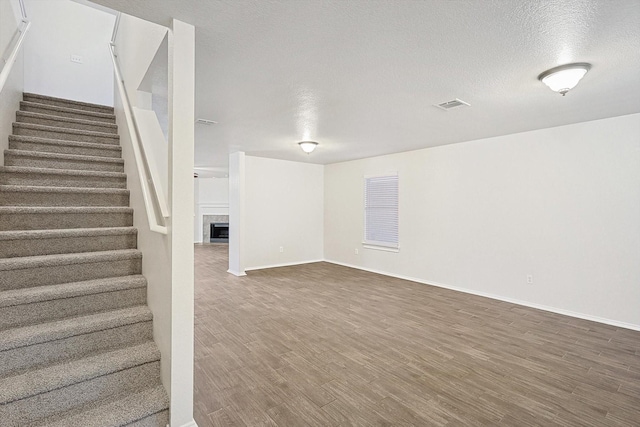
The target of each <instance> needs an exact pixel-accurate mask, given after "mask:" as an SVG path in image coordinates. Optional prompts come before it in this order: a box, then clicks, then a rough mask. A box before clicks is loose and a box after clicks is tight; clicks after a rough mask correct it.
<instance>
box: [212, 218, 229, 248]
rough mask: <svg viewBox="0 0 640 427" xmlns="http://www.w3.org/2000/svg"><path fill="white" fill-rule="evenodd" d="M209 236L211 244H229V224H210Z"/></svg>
mask: <svg viewBox="0 0 640 427" xmlns="http://www.w3.org/2000/svg"><path fill="white" fill-rule="evenodd" d="M210 236H211V237H210V239H209V241H210V242H211V243H229V223H228V222H212V223H211V234H210Z"/></svg>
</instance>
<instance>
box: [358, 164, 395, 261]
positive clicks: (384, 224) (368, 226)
mask: <svg viewBox="0 0 640 427" xmlns="http://www.w3.org/2000/svg"><path fill="white" fill-rule="evenodd" d="M364 243H365V244H369V245H376V246H385V247H389V248H398V174H389V175H384V176H369V177H365V178H364Z"/></svg>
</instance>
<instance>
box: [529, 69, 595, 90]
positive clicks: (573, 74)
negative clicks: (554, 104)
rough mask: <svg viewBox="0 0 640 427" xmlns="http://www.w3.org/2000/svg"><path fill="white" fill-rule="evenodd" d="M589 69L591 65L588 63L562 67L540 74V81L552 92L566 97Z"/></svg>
mask: <svg viewBox="0 0 640 427" xmlns="http://www.w3.org/2000/svg"><path fill="white" fill-rule="evenodd" d="M589 69H591V64H587V63H586V62H578V63H575V64H566V65H561V66H559V67H555V68H552V69H550V70H547V71H545V72H544V73H542V74H540V75H539V76H538V80H540V81H541V82H542V83H544V84H546V85H547V86H549V88H550V89H551V90H552V91H554V92H558V93H561V94H562V96H565V95H566V94H567V92H569V91H570V90H571V89H573V88H574V87H576V85H577V84H578V82H579V81H580V79H582V78H583V77H584V75H585V74H587V71H589Z"/></svg>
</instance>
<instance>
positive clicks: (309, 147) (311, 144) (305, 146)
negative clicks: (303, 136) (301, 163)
mask: <svg viewBox="0 0 640 427" xmlns="http://www.w3.org/2000/svg"><path fill="white" fill-rule="evenodd" d="M298 145H299V146H300V148H302V151H304V152H305V153H307V154H309V153H311V152H312V151H313V150H315V149H316V147H317V146H318V143H317V142H315V141H300V142H298Z"/></svg>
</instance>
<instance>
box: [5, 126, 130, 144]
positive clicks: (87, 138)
mask: <svg viewBox="0 0 640 427" xmlns="http://www.w3.org/2000/svg"><path fill="white" fill-rule="evenodd" d="M13 134H14V135H24V136H37V137H38V138H50V139H62V140H65V141H79V142H94V143H97V144H111V145H118V144H120V140H119V139H117V138H111V137H106V136H98V135H85V134H76V133H66V132H57V131H54V130H42V129H29V128H23V127H18V126H14V128H13Z"/></svg>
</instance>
